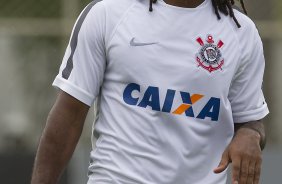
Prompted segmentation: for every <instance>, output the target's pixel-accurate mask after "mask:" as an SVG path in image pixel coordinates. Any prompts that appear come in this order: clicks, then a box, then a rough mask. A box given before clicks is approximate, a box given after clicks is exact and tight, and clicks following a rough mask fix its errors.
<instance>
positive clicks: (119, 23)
mask: <svg viewBox="0 0 282 184" xmlns="http://www.w3.org/2000/svg"><path fill="white" fill-rule="evenodd" d="M135 5H136V2H135V1H134V2H133V3H132V4H131V5H130V6H129V7H128V8H127V9H126V11H125V12H124V13H123V15H122V16H121V18H120V19H119V21H118V22H117V24H116V25H115V27H114V29H113V31H112V33H111V34H110V37H109V40H108V41H107V43H106V52H108V49H109V45H110V43H111V41H112V40H113V38H114V36H115V34H116V32H117V29H118V27H119V26H120V25H121V24H122V22H123V21H124V19H125V18H126V15H127V14H128V12H129V11H130V10H131V8H132V7H133V6H135ZM106 11H107V8H106Z"/></svg>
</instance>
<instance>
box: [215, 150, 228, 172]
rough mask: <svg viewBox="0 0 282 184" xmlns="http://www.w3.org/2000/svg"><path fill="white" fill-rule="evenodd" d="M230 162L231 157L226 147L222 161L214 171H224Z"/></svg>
mask: <svg viewBox="0 0 282 184" xmlns="http://www.w3.org/2000/svg"><path fill="white" fill-rule="evenodd" d="M229 162H230V159H229V154H228V149H226V150H225V151H224V152H223V154H222V157H221V160H220V163H219V164H218V166H217V168H215V169H214V170H213V172H214V173H216V174H219V173H221V172H223V171H224V170H225V169H226V168H227V166H228V164H229Z"/></svg>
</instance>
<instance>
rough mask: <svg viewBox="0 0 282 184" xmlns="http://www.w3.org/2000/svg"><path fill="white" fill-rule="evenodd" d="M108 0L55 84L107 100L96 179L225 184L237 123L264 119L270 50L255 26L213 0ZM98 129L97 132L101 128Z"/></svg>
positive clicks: (91, 14) (78, 33) (93, 11)
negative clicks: (178, 0) (266, 52)
mask: <svg viewBox="0 0 282 184" xmlns="http://www.w3.org/2000/svg"><path fill="white" fill-rule="evenodd" d="M148 5H149V0H118V1H117V0H104V1H102V2H99V3H97V4H96V5H94V3H91V4H89V5H88V6H87V7H86V8H85V10H84V11H83V12H82V14H81V15H80V17H79V18H78V20H77V22H76V25H75V27H74V30H73V33H72V37H71V41H70V44H69V46H68V48H67V50H66V54H65V57H64V59H63V63H62V65H61V68H60V72H59V74H58V75H57V77H56V79H55V81H54V83H53V85H54V86H57V87H59V88H60V89H62V90H63V91H65V92H67V93H69V94H70V95H72V96H73V97H75V98H77V99H78V100H80V101H82V102H83V103H85V104H87V105H89V106H91V105H92V104H93V102H94V101H95V99H98V101H99V116H98V117H97V120H96V123H95V125H94V129H95V133H97V135H99V139H98V141H97V142H96V148H93V151H92V152H91V164H90V166H89V171H90V173H91V174H90V176H89V181H88V184H223V183H225V182H226V172H224V173H222V174H214V173H213V169H214V168H216V166H217V165H218V163H219V161H220V158H221V155H222V153H223V151H224V149H225V148H226V146H227V145H228V144H229V143H230V141H231V139H232V136H233V132H234V123H242V122H248V121H252V120H259V119H262V118H263V117H264V116H266V115H267V114H268V108H267V105H266V103H265V101H264V97H263V93H262V90H261V86H262V79H263V72H264V65H265V64H264V56H263V47H262V42H261V39H260V37H259V35H258V31H257V29H256V27H255V25H254V23H253V22H252V21H251V20H250V19H249V18H248V17H247V16H245V15H243V14H241V13H240V12H238V11H236V10H234V11H235V15H236V17H237V19H238V21H239V23H240V24H241V25H242V27H241V28H237V26H236V24H235V23H234V22H233V20H232V18H230V17H227V16H224V15H221V17H222V19H221V20H218V19H217V17H216V15H215V13H214V9H213V7H212V4H211V1H210V0H206V1H205V2H204V3H202V4H201V5H200V6H198V7H197V8H181V7H175V6H171V5H168V4H166V3H165V2H164V1H162V0H159V1H158V2H157V3H156V4H154V6H153V8H154V11H153V12H149V11H148ZM95 135H96V134H95Z"/></svg>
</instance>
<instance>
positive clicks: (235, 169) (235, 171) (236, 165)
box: [232, 157, 241, 184]
mask: <svg viewBox="0 0 282 184" xmlns="http://www.w3.org/2000/svg"><path fill="white" fill-rule="evenodd" d="M240 168H241V159H240V157H237V158H234V159H233V160H232V183H233V184H238V183H239V179H240V178H239V177H240Z"/></svg>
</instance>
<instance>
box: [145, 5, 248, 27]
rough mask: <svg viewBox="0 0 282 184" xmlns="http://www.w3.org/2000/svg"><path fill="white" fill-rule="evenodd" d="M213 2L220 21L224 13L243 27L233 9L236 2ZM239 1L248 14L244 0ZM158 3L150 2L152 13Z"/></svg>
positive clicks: (238, 25)
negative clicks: (154, 5)
mask: <svg viewBox="0 0 282 184" xmlns="http://www.w3.org/2000/svg"><path fill="white" fill-rule="evenodd" d="M211 1H212V5H213V8H214V12H215V14H216V16H217V18H218V19H221V16H220V14H219V12H222V13H223V14H224V15H226V16H228V15H229V16H230V17H231V18H232V19H233V20H234V22H235V23H236V25H237V27H238V28H240V27H241V25H240V24H239V22H238V20H237V18H236V17H235V15H234V11H233V8H232V6H233V5H235V1H234V0H211ZM238 1H240V4H241V7H242V9H243V11H244V13H245V14H247V10H246V8H245V4H244V0H238ZM156 2H157V0H150V6H149V11H150V12H152V11H153V3H156Z"/></svg>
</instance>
